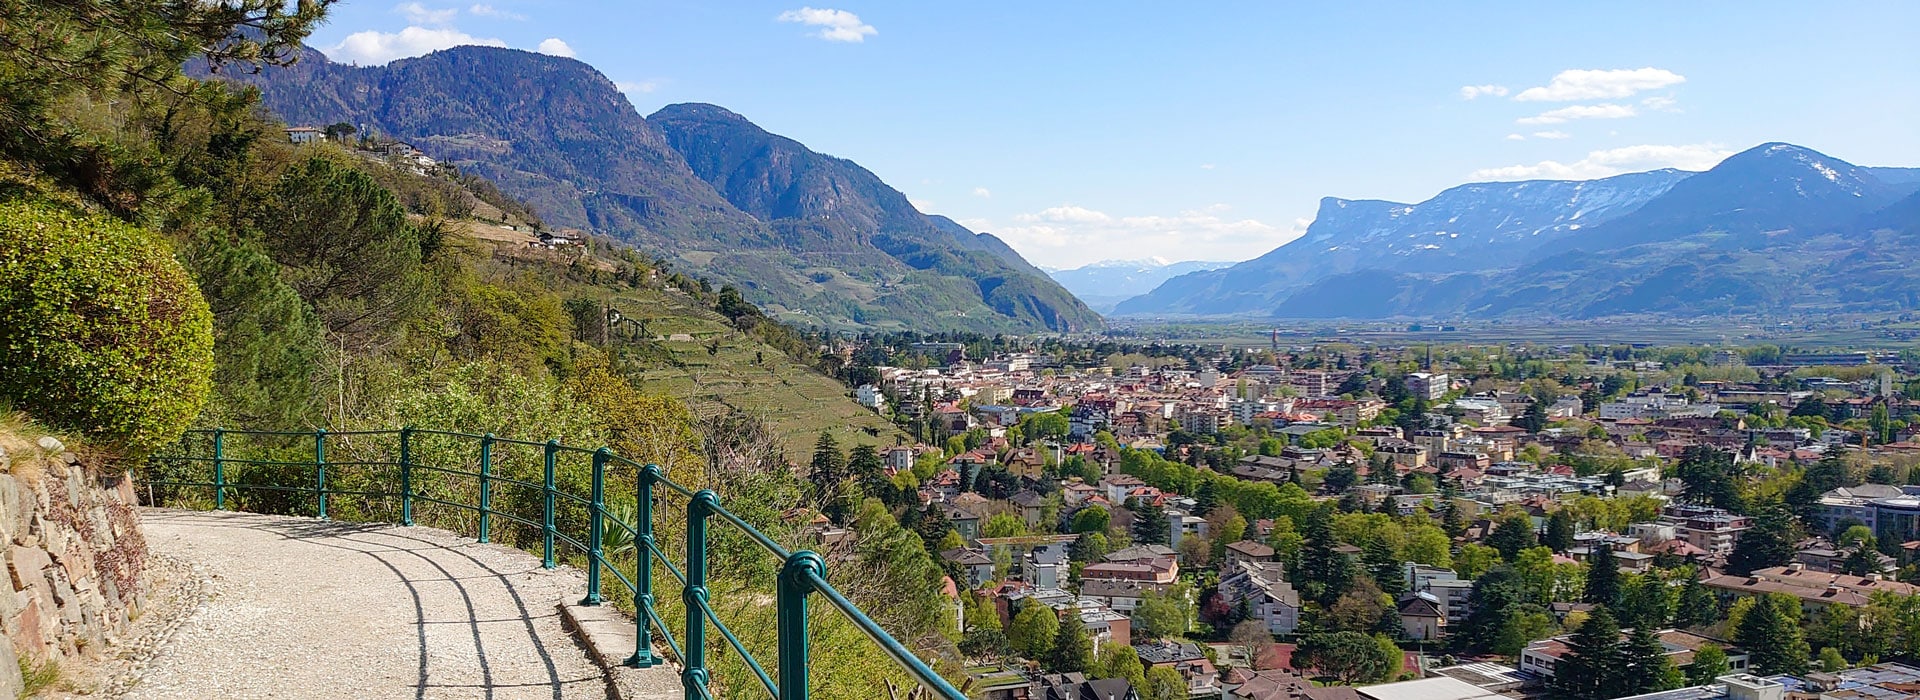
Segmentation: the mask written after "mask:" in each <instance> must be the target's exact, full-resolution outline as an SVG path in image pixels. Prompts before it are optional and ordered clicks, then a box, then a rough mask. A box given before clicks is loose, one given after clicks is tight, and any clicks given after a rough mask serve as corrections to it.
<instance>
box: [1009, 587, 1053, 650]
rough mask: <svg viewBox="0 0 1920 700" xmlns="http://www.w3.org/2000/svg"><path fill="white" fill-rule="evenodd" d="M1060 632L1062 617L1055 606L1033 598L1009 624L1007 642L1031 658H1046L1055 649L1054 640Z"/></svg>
mask: <svg viewBox="0 0 1920 700" xmlns="http://www.w3.org/2000/svg"><path fill="white" fill-rule="evenodd" d="M1059 634H1060V617H1059V616H1058V615H1055V614H1054V612H1053V608H1050V607H1047V606H1045V605H1041V604H1039V603H1036V602H1033V601H1031V600H1029V601H1027V603H1026V604H1025V605H1022V606H1021V607H1020V612H1019V613H1016V614H1015V615H1014V616H1013V620H1012V621H1011V622H1009V623H1008V624H1007V642H1008V643H1010V644H1012V645H1013V650H1014V651H1015V652H1018V653H1019V654H1020V655H1021V656H1024V657H1026V658H1029V659H1044V658H1046V657H1047V654H1048V652H1051V651H1053V640H1054V638H1055V637H1057V636H1059Z"/></svg>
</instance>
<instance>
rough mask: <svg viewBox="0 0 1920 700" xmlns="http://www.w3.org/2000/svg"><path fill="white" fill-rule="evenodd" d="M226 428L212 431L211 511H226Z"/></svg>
mask: <svg viewBox="0 0 1920 700" xmlns="http://www.w3.org/2000/svg"><path fill="white" fill-rule="evenodd" d="M226 436H227V429H226V428H214V429H213V509H214V510H226V509H227V453H226Z"/></svg>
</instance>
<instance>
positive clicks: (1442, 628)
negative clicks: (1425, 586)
mask: <svg viewBox="0 0 1920 700" xmlns="http://www.w3.org/2000/svg"><path fill="white" fill-rule="evenodd" d="M1400 630H1401V631H1402V632H1404V633H1405V634H1406V635H1407V638H1408V639H1417V640H1420V641H1423V642H1424V641H1428V640H1433V639H1439V638H1441V637H1445V636H1447V614H1446V612H1445V610H1444V608H1443V605H1442V603H1441V602H1440V597H1439V596H1436V595H1434V594H1432V593H1426V592H1421V593H1415V594H1413V595H1410V596H1407V597H1406V598H1404V599H1402V600H1401V601H1400Z"/></svg>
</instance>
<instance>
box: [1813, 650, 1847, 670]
mask: <svg viewBox="0 0 1920 700" xmlns="http://www.w3.org/2000/svg"><path fill="white" fill-rule="evenodd" d="M1847 666H1848V664H1847V657H1845V656H1842V655H1841V654H1840V650H1839V649H1835V648H1833V647H1824V648H1822V649H1821V650H1820V670H1822V671H1826V672H1828V673H1834V672H1837V671H1845V670H1847Z"/></svg>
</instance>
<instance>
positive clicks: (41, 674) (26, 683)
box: [19, 656, 60, 698]
mask: <svg viewBox="0 0 1920 700" xmlns="http://www.w3.org/2000/svg"><path fill="white" fill-rule="evenodd" d="M19 660H20V681H21V683H22V687H21V690H20V697H23V698H31V697H36V696H38V695H39V694H40V693H41V691H44V690H48V689H50V688H53V687H54V686H56V685H59V683H60V662H58V661H53V660H48V661H45V662H42V663H37V664H36V663H34V662H33V660H32V659H29V658H27V657H25V656H22V657H20V659H19Z"/></svg>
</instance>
